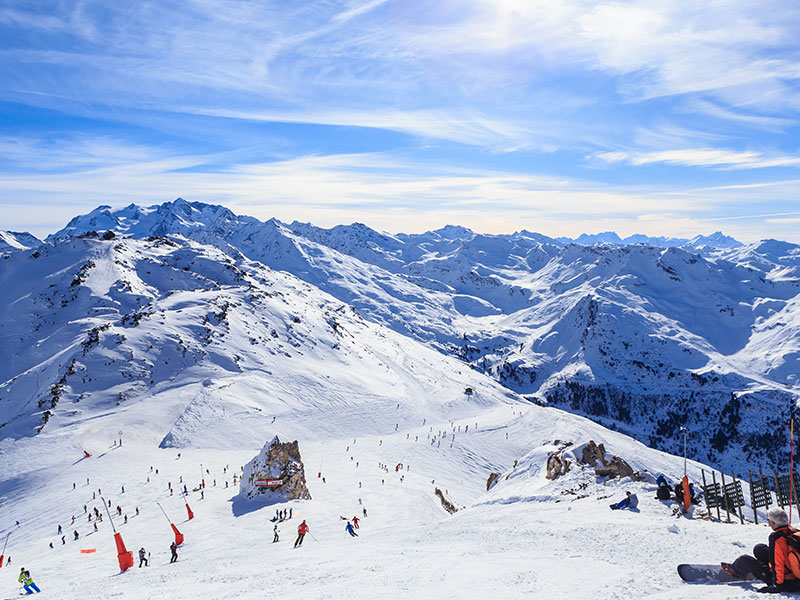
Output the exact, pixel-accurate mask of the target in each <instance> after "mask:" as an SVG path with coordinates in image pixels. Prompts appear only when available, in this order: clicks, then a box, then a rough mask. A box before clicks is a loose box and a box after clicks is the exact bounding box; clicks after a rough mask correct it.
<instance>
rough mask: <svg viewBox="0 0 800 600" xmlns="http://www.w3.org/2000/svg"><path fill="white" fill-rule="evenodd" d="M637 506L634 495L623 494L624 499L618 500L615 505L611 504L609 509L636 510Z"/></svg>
mask: <svg viewBox="0 0 800 600" xmlns="http://www.w3.org/2000/svg"><path fill="white" fill-rule="evenodd" d="M638 505H639V498H637V497H636V494H631V493H630V492H625V498H624V499H623V500H620V501H619V502H617V503H616V504H612V505H611V506H610V508H611V510H618V509H620V508H636V507H637V506H638Z"/></svg>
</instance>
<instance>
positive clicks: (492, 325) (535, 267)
mask: <svg viewBox="0 0 800 600" xmlns="http://www.w3.org/2000/svg"><path fill="white" fill-rule="evenodd" d="M107 229H111V230H113V231H114V232H116V233H117V235H118V236H132V237H135V238H143V237H146V236H149V235H162V234H166V233H169V234H173V235H181V236H184V237H186V238H189V239H192V240H194V241H196V242H198V243H202V244H205V245H212V246H214V247H216V248H217V249H218V250H219V251H221V252H222V253H224V254H225V255H227V256H229V257H231V259H234V260H238V258H239V257H240V256H241V255H244V256H246V257H247V258H248V259H250V260H251V261H257V262H259V263H262V264H264V265H268V266H269V267H272V268H273V269H276V270H281V271H285V272H288V273H291V274H292V275H295V276H296V277H298V278H300V279H302V280H304V281H305V282H307V283H309V284H311V285H313V286H314V287H316V288H319V289H321V290H323V291H324V292H327V293H328V294H330V295H332V296H334V297H336V298H337V299H339V300H340V301H342V302H344V303H347V304H348V305H350V306H353V307H354V308H355V309H356V310H357V311H358V312H359V314H361V315H362V316H363V317H364V318H365V319H367V320H369V321H371V322H374V323H377V324H381V325H385V326H387V327H389V328H391V329H393V330H394V331H397V332H398V333H401V334H403V335H405V336H408V337H412V338H414V339H417V340H419V341H421V342H424V343H425V344H427V345H429V346H430V347H432V348H436V349H437V350H439V351H441V352H444V353H447V354H453V355H455V356H457V357H459V358H460V359H462V360H464V361H465V362H467V363H468V364H469V365H471V366H472V367H473V368H474V369H476V370H479V371H481V372H484V373H487V374H489V375H490V376H492V377H493V378H495V379H496V380H497V381H499V382H500V383H501V384H503V385H504V386H506V387H508V388H509V389H511V390H514V391H516V392H518V393H520V394H524V395H525V396H526V397H528V398H529V399H531V400H533V401H535V402H539V403H552V404H555V405H557V406H560V407H563V408H565V409H567V410H571V411H574V412H577V413H579V414H583V415H588V416H590V417H591V418H593V419H595V420H597V421H598V422H601V423H604V424H606V425H608V426H614V427H616V428H619V429H620V430H621V431H624V432H626V433H628V434H630V435H633V436H634V437H636V438H638V439H640V440H643V441H645V442H646V443H648V444H650V445H652V446H654V447H658V448H662V449H665V450H669V451H672V452H677V451H678V450H679V449H680V443H679V439H678V438H679V436H678V435H677V432H678V427H679V426H681V425H686V426H687V427H690V428H692V429H693V433H694V435H693V438H692V439H693V442H692V448H691V452H692V454H693V455H694V456H697V457H698V458H702V459H704V460H708V461H710V462H713V463H715V464H719V465H720V466H724V467H731V466H737V465H740V464H741V463H742V462H743V461H752V460H761V459H762V458H765V457H767V456H770V455H771V454H772V453H774V452H775V451H776V450H779V449H781V448H783V445H784V441H783V437H782V433H779V432H776V431H775V430H774V422H775V421H774V419H785V418H786V417H787V416H788V411H789V409H790V407H791V406H792V405H793V403H794V402H795V401H796V399H797V396H798V393H800V384H799V383H798V381H797V373H798V356H800V337H798V333H797V331H796V329H797V328H796V326H795V325H796V323H797V318H796V310H797V309H796V307H797V298H798V294H800V277H797V272H796V269H797V265H796V258H797V256H798V253H799V252H800V249H798V247H797V246H795V245H792V244H785V243H779V242H769V241H765V242H762V243H761V244H754V245H750V246H744V247H737V246H738V245H739V243H738V242H736V241H735V240H732V239H731V238H728V237H727V236H724V235H723V234H721V233H719V232H717V233H715V234H713V235H711V236H705V237H704V236H698V237H696V238H694V239H693V240H691V241H686V240H679V239H675V240H669V239H666V238H663V239H662V238H659V239H654V240H652V242H653V244H655V245H651V244H649V243H631V244H627V245H625V243H626V242H628V241H631V242H632V241H636V242H643V241H645V240H643V239H640V238H626V240H621V239H620V238H619V236H616V234H613V235H612V234H610V233H609V234H603V235H602V236H600V237H591V236H582V238H579V240H581V241H584V242H587V244H588V245H586V244H575V243H567V244H565V243H563V241H559V240H555V239H553V238H549V237H547V236H544V235H541V234H537V233H532V232H528V231H521V232H517V233H514V234H510V235H482V234H476V233H474V232H472V231H470V230H468V229H465V228H462V227H457V226H448V227H445V228H442V229H439V230H436V231H431V232H427V233H424V234H413V235H410V234H395V235H392V234H385V233H379V232H376V231H374V230H371V229H370V228H368V227H366V226H364V225H361V224H354V225H350V226H338V227H334V228H332V229H321V228H318V227H314V226H313V225H310V224H304V223H298V222H294V223H291V224H283V223H280V222H278V221H276V220H274V219H273V220H270V221H267V222H261V221H258V220H257V219H253V218H251V217H241V216H237V215H235V214H234V213H232V212H231V211H229V210H228V209H225V208H223V207H219V206H210V205H205V204H200V203H190V202H186V201H184V200H181V199H178V200H176V201H175V202H171V203H165V204H162V205H159V206H154V207H148V208H144V207H137V206H134V205H131V206H129V207H126V208H124V209H121V210H118V211H113V210H111V209H110V208H109V207H100V208H98V209H96V210H95V211H93V212H92V213H90V214H89V215H85V216H80V217H76V218H75V219H73V220H72V221H71V222H70V223H69V225H68V226H67V227H66V228H65V229H64V230H62V231H61V232H58V233H57V234H54V235H53V236H51V237H50V238H49V239H50V240H55V239H59V238H66V237H69V236H71V235H73V234H76V233H81V232H85V231H87V230H98V231H101V232H102V231H104V230H107ZM673 241H674V242H676V243H677V242H681V243H682V246H681V247H680V248H678V247H675V246H670V244H671V243H672V242H673ZM597 242H602V243H600V244H599V245H597V244H596V243H597ZM609 242H611V243H609ZM665 245H666V246H668V247H662V246H665ZM717 246H719V247H717ZM721 415H728V417H726V418H720V416H721ZM742 449H744V455H743V450H742Z"/></svg>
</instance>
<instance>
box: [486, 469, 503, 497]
mask: <svg viewBox="0 0 800 600" xmlns="http://www.w3.org/2000/svg"><path fill="white" fill-rule="evenodd" d="M498 479H500V473H497V472H495V471H492V472H491V473H489V479H487V480H486V491H487V492H488V491H489V490H490V489H492V485H493V484H494V482H495V481H497V480H498Z"/></svg>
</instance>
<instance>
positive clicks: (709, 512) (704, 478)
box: [700, 469, 711, 521]
mask: <svg viewBox="0 0 800 600" xmlns="http://www.w3.org/2000/svg"><path fill="white" fill-rule="evenodd" d="M700 473H702V474H703V493H704V494H705V495H706V508H708V484H706V471H705V469H700ZM708 520H709V521H710V520H711V509H710V508H708Z"/></svg>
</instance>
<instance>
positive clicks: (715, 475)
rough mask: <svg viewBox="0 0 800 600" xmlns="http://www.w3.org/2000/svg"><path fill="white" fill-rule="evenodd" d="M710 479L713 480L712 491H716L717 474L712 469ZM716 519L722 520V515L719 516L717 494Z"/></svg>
mask: <svg viewBox="0 0 800 600" xmlns="http://www.w3.org/2000/svg"><path fill="white" fill-rule="evenodd" d="M711 481H713V482H714V493H715V494H716V493H717V474H716V473H714V471H711ZM717 521H722V517H721V516H719V496H717Z"/></svg>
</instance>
